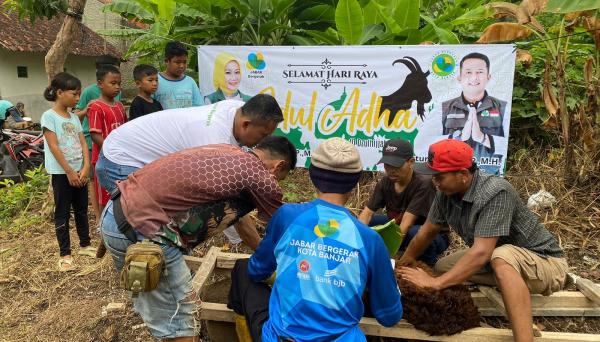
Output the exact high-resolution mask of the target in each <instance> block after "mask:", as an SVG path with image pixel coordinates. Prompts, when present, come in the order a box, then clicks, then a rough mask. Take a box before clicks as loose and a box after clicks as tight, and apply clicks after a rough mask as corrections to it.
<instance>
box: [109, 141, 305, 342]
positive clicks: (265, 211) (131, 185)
mask: <svg viewBox="0 0 600 342" xmlns="http://www.w3.org/2000/svg"><path fill="white" fill-rule="evenodd" d="M295 164H296V149H295V147H294V145H292V143H291V142H290V141H289V140H287V139H286V138H284V137H276V136H269V137H267V138H265V139H264V140H263V141H262V142H261V143H259V144H258V145H257V147H256V148H255V149H254V150H253V151H250V152H246V151H244V150H242V149H241V148H239V147H235V146H232V145H229V144H219V145H206V146H201V147H194V148H189V149H186V150H183V151H180V152H176V153H173V154H170V155H167V156H165V157H162V158H159V159H157V160H155V161H153V162H152V163H150V164H148V165H146V166H144V167H142V168H141V169H139V170H138V171H136V172H134V173H132V174H131V175H129V177H128V178H127V180H124V181H119V182H118V183H117V187H118V191H115V192H114V193H113V194H112V198H113V199H112V200H111V201H110V202H109V203H108V205H107V207H106V209H105V210H104V212H103V214H102V217H101V222H102V229H101V231H102V237H103V240H104V242H105V243H106V247H107V249H108V251H109V252H110V254H111V255H112V257H113V261H114V263H115V266H116V268H117V270H119V271H120V269H121V268H122V267H123V264H124V259H125V253H126V250H127V247H128V246H129V245H131V244H133V241H132V240H138V241H141V240H144V239H149V240H152V241H154V242H156V243H158V244H159V245H160V246H161V248H162V249H163V252H164V260H165V270H164V271H163V273H162V275H161V278H160V280H159V283H158V286H157V288H156V289H154V290H153V291H150V292H141V293H139V295H138V297H137V298H135V300H134V309H135V310H136V311H137V312H138V313H139V314H140V315H141V316H142V318H143V320H144V323H145V324H146V326H147V327H148V329H149V330H150V332H151V333H152V335H153V336H154V337H156V338H159V339H163V340H171V339H176V340H177V341H178V342H184V341H189V342H194V341H198V338H197V337H198V331H197V326H196V324H195V321H194V316H193V313H194V311H195V310H196V298H195V295H194V293H193V291H192V284H191V283H192V276H191V274H190V270H189V268H188V267H187V265H186V263H185V260H184V257H183V256H184V254H185V253H186V251H188V250H189V249H191V248H193V247H195V246H196V245H197V244H198V243H200V242H201V241H202V240H203V239H204V238H205V237H206V236H207V233H210V232H211V231H212V232H213V233H215V232H216V231H221V230H223V229H225V228H226V227H227V226H229V225H230V224H233V223H235V222H236V221H237V220H238V219H239V218H240V217H242V216H244V215H246V214H247V213H248V212H249V211H250V210H252V209H254V208H257V209H258V216H259V217H260V218H261V219H263V220H265V221H268V220H269V219H270V218H271V215H273V213H274V212H275V211H276V210H277V209H278V208H279V207H280V206H281V205H282V204H283V203H282V198H283V193H282V191H281V188H280V187H279V184H278V181H279V180H282V179H284V178H285V177H286V176H287V174H288V173H289V171H290V170H292V169H293V168H294V166H295ZM249 221H250V222H245V223H244V225H245V226H246V228H245V230H246V229H248V230H251V229H255V228H254V224H253V222H252V220H251V219H250V220H249ZM131 236H133V237H131ZM243 237H244V235H242V238H243ZM258 242H259V241H256V242H255V244H256V245H258ZM256 245H253V246H250V247H252V248H253V249H254V248H256Z"/></svg>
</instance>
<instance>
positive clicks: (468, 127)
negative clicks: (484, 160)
mask: <svg viewBox="0 0 600 342" xmlns="http://www.w3.org/2000/svg"><path fill="white" fill-rule="evenodd" d="M467 115H468V116H469V117H467V122H465V126H464V127H463V129H462V132H461V134H460V140H462V141H467V140H469V139H470V138H471V131H472V130H473V117H476V116H477V112H476V111H475V108H473V107H469V113H468V114H467Z"/></svg>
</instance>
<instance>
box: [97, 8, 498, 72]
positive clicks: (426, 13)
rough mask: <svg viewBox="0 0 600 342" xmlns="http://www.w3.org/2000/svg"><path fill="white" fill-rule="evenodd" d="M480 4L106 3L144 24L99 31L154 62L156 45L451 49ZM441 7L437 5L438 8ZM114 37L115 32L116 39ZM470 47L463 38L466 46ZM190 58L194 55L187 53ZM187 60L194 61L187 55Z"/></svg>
mask: <svg viewBox="0 0 600 342" xmlns="http://www.w3.org/2000/svg"><path fill="white" fill-rule="evenodd" d="M486 2H487V1H485V0H456V1H450V2H446V1H444V2H435V1H424V0H423V1H417V0H304V1H298V0H213V1H209V0H180V1H174V0H164V1H163V0H161V1H159V0H114V1H113V2H112V3H111V4H109V5H107V6H105V7H104V11H108V12H115V13H119V14H121V15H122V16H124V17H125V18H127V19H130V20H135V21H136V22H139V23H144V24H147V25H148V27H147V28H143V29H123V30H105V31H101V33H103V34H105V35H108V36H118V37H132V38H135V40H134V42H133V44H132V45H131V46H130V48H129V51H128V53H127V57H129V56H132V55H136V56H138V57H141V58H142V61H145V62H159V61H160V57H161V56H162V49H163V47H164V44H166V42H167V41H169V40H179V41H182V42H184V43H188V44H190V45H191V46H197V45H205V44H218V45H290V44H292V45H341V44H360V45H363V44H373V45H380V44H418V43H421V42H423V41H432V42H437V43H452V44H455V43H459V42H460V41H461V40H460V39H459V35H457V32H458V31H459V30H460V29H461V28H462V27H469V29H475V31H476V32H480V31H481V29H480V28H481V27H483V26H484V25H483V24H484V22H485V21H486V20H488V21H489V20H490V18H491V12H490V11H489V10H487V9H486V8H484V7H483V6H482V5H483V4H485V3H486ZM440 4H442V5H440ZM119 31H122V32H119ZM469 40H470V41H473V40H474V39H471V37H469V36H467V41H469ZM191 53H192V54H195V51H191ZM190 61H192V62H194V61H195V58H194V56H193V55H191V56H190Z"/></svg>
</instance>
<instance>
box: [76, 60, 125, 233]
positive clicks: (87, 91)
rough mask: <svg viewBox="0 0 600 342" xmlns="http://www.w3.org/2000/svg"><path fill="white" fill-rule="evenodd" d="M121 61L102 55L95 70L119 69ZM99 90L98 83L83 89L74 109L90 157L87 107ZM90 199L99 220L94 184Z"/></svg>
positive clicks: (119, 99) (90, 141)
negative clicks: (110, 67) (105, 68)
mask: <svg viewBox="0 0 600 342" xmlns="http://www.w3.org/2000/svg"><path fill="white" fill-rule="evenodd" d="M120 64H121V61H120V60H119V59H118V58H117V57H114V56H111V55H102V56H99V57H98V58H97V59H96V70H98V69H100V68H102V67H103V66H105V65H113V66H115V67H117V68H118V67H119V66H120ZM100 94H101V91H100V88H99V87H98V82H95V83H94V84H91V85H89V86H87V87H85V88H84V89H83V91H82V92H81V96H80V97H79V102H78V103H77V106H76V107H75V114H77V116H79V120H81V126H82V127H83V135H84V136H85V142H86V143H87V144H88V149H89V154H90V156H91V155H92V145H93V144H92V137H91V136H90V123H89V121H88V115H87V114H88V109H89V105H90V104H91V103H92V102H94V101H96V100H97V99H99V98H100ZM115 99H116V100H117V101H121V94H119V95H117V97H115ZM93 175H94V171H93V170H90V172H89V176H90V177H93ZM88 190H89V191H90V197H91V202H92V208H93V209H94V214H95V215H96V219H97V220H98V221H99V220H100V207H99V204H98V196H96V192H95V190H94V184H93V182H92V184H91V185H90V187H89V189H88Z"/></svg>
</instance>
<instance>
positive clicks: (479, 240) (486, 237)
mask: <svg viewBox="0 0 600 342" xmlns="http://www.w3.org/2000/svg"><path fill="white" fill-rule="evenodd" d="M415 171H417V172H421V173H426V174H432V175H433V178H432V179H433V184H434V185H435V186H436V188H437V190H438V191H437V194H436V197H435V200H434V201H433V205H432V207H431V209H430V210H429V216H428V218H427V221H426V222H425V224H424V225H423V226H422V227H421V229H420V230H419V232H418V233H417V235H416V236H415V237H414V239H413V240H412V241H411V242H410V244H409V245H408V248H407V249H406V252H405V253H404V255H403V256H402V258H401V259H400V261H399V263H400V264H410V263H413V262H414V259H416V258H418V256H419V255H420V254H421V253H422V252H423V251H424V250H425V248H426V247H427V246H428V245H429V243H430V242H431V240H432V239H433V238H434V237H435V236H436V235H437V234H438V232H439V231H440V229H441V228H442V227H445V226H450V227H452V229H454V230H455V231H456V233H458V235H460V237H461V238H462V240H463V241H464V242H465V243H466V244H467V245H468V246H469V249H466V250H463V251H459V252H456V253H454V254H450V255H448V256H446V257H444V258H441V259H440V260H439V261H438V262H437V263H436V264H435V271H436V272H437V273H440V274H441V275H440V276H439V277H437V278H434V277H431V276H429V275H428V274H426V273H425V272H424V271H423V270H420V269H413V268H401V270H400V273H401V275H402V277H403V278H405V279H406V280H408V281H410V282H412V283H415V284H416V285H418V286H420V287H428V288H433V289H438V290H439V289H444V288H447V287H450V286H453V285H456V284H461V283H462V282H464V281H466V280H469V281H471V282H473V283H476V284H484V285H490V286H498V287H499V288H500V291H501V292H502V300H503V301H504V306H505V307H506V311H507V313H508V319H509V321H510V324H511V326H512V330H513V336H514V338H515V341H518V342H529V341H533V330H532V329H531V326H532V317H531V298H530V296H529V294H530V293H541V294H543V295H550V294H551V293H552V292H555V291H559V290H561V289H562V288H563V287H564V285H565V281H566V272H567V269H568V266H567V261H566V259H565V257H564V252H563V251H562V249H561V248H560V247H559V246H558V243H557V242H556V239H555V238H554V236H552V234H551V233H550V232H549V231H548V230H547V229H546V228H545V227H544V226H543V225H542V224H541V223H539V222H538V220H537V218H536V217H535V215H534V214H533V213H532V212H531V211H529V209H527V207H526V206H525V204H523V202H522V201H521V199H520V198H519V194H518V193H517V191H516V190H515V188H513V186H512V185H510V183H508V182H507V181H506V180H505V179H503V178H500V177H496V176H492V175H490V174H486V173H483V172H481V171H479V170H477V165H476V164H474V162H473V149H472V148H471V147H470V146H469V145H467V144H466V143H464V142H462V141H459V140H442V141H440V142H437V143H435V144H433V145H431V146H430V147H429V160H428V162H427V163H426V164H420V165H418V166H417V167H415Z"/></svg>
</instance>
